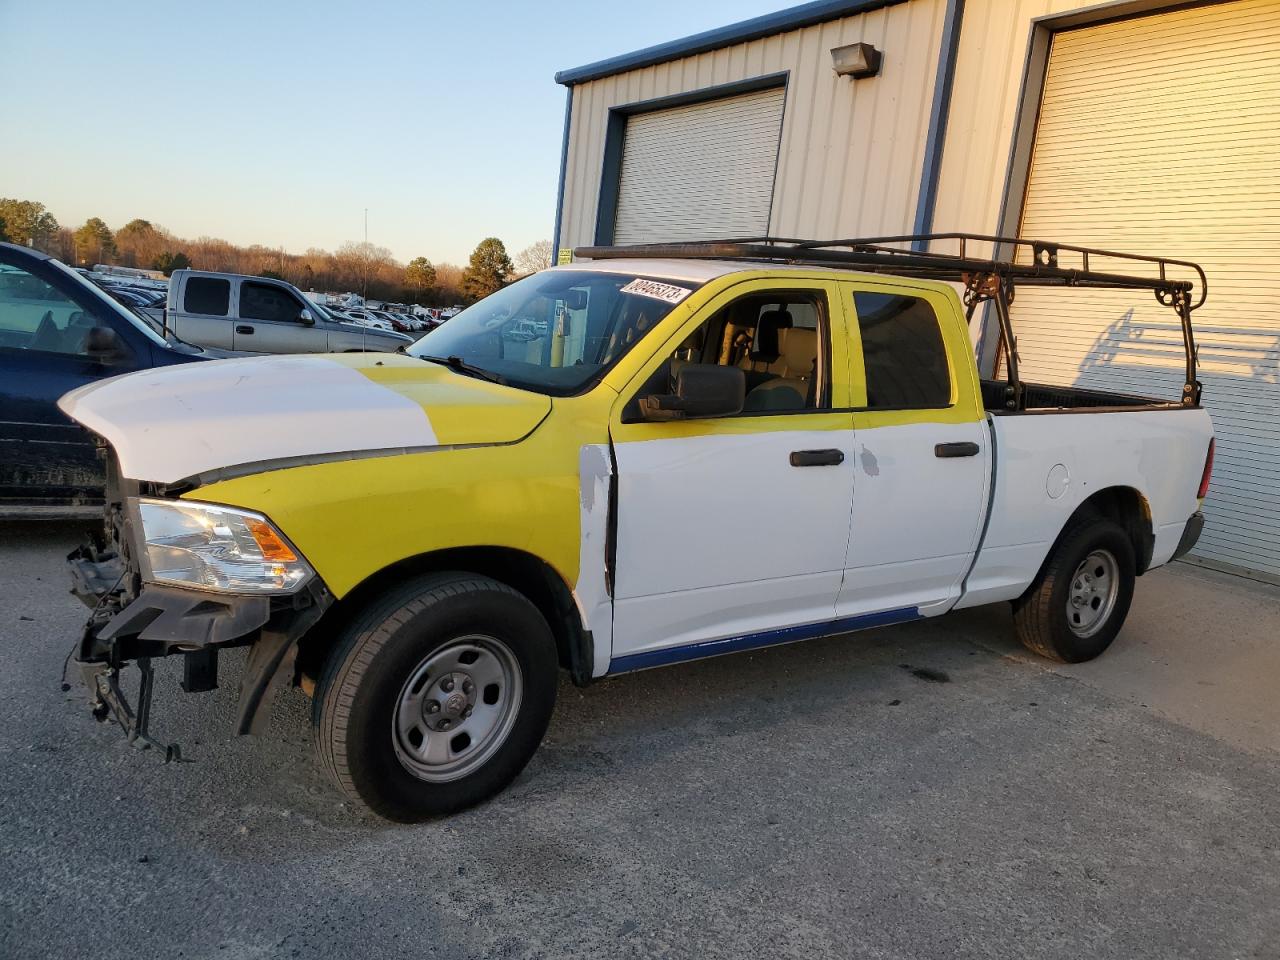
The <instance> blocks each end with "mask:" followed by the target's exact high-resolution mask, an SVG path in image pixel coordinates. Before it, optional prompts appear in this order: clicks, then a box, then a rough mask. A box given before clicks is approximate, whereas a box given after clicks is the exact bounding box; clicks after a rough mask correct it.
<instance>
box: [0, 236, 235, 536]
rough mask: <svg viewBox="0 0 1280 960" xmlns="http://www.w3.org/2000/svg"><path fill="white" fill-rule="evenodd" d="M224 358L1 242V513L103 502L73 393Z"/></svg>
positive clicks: (54, 264) (45, 260)
mask: <svg viewBox="0 0 1280 960" xmlns="http://www.w3.org/2000/svg"><path fill="white" fill-rule="evenodd" d="M214 356H226V354H220V353H215V352H214V351H209V350H204V349H201V348H200V347H196V346H192V345H191V344H188V343H184V342H182V341H181V340H178V339H177V338H176V337H174V336H173V335H172V334H166V332H165V331H164V330H163V328H162V327H161V325H160V324H158V323H156V322H155V321H154V320H152V319H150V318H149V317H146V316H144V315H143V314H140V313H135V312H133V311H132V310H131V309H129V308H128V307H125V306H123V305H122V304H119V303H117V302H116V301H115V300H113V299H111V298H110V297H109V296H107V295H106V294H105V293H104V292H103V291H102V290H101V289H99V288H98V287H96V286H94V285H93V284H92V283H91V282H89V281H88V280H86V279H85V278H84V277H82V276H80V274H78V273H76V272H75V271H74V270H72V269H70V268H68V267H67V266H66V265H65V264H63V263H61V262H59V261H58V260H55V259H53V258H52V257H49V256H46V255H45V254H43V253H39V252H37V251H35V250H30V249H28V248H26V247H19V246H14V245H13V244H10V243H0V516H3V515H8V516H15V515H25V516H31V515H38V514H40V513H42V512H44V510H46V509H47V510H49V511H50V512H61V510H62V509H65V508H66V507H68V506H90V505H94V504H98V503H101V502H102V487H103V468H102V463H101V462H100V461H99V459H98V457H97V453H96V451H95V449H94V445H93V439H92V438H91V437H90V435H89V434H88V433H86V432H85V430H84V429H83V428H81V427H79V426H77V425H76V424H74V423H72V422H71V421H70V420H69V419H67V417H66V416H65V415H64V414H63V413H62V411H61V410H59V409H58V406H57V402H58V398H59V397H61V396H62V395H63V394H64V393H66V392H67V391H69V390H73V389H75V388H76V387H79V386H82V385H83V384H86V383H91V382H93V381H95V380H101V379H103V378H104V377H114V376H118V375H119V374H122V373H130V372H132V371H134V370H143V369H146V368H149V367H160V366H167V365H168V364H171V363H186V362H188V361H191V360H205V359H210V358H212V357H214Z"/></svg>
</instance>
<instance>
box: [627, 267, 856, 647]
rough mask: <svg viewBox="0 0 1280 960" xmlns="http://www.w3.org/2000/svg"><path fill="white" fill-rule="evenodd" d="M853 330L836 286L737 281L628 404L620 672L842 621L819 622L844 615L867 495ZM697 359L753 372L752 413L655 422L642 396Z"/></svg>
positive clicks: (662, 353)
mask: <svg viewBox="0 0 1280 960" xmlns="http://www.w3.org/2000/svg"><path fill="white" fill-rule="evenodd" d="M806 319H807V321H808V323H809V325H808V326H807V327H806V326H804V323H805V321H806ZM844 325H845V311H844V309H843V306H842V304H841V302H840V299H839V291H838V289H837V287H836V284H834V283H831V282H823V281H817V280H796V281H794V282H792V281H788V282H787V285H786V286H785V287H782V286H780V285H779V284H778V283H776V282H773V281H754V282H748V283H742V284H738V285H736V286H734V287H732V288H730V289H729V290H728V291H725V292H724V293H721V294H720V295H719V296H718V297H717V298H715V299H714V300H712V301H711V302H710V303H709V304H708V305H707V306H706V307H704V308H703V309H702V310H699V311H698V312H697V314H695V316H694V317H692V318H691V319H690V320H689V321H688V322H687V323H686V324H685V326H684V328H683V329H682V330H681V331H680V332H679V333H678V334H677V335H676V336H675V337H673V338H672V339H671V340H669V341H668V342H667V344H666V345H665V346H664V347H663V348H662V349H660V350H659V351H658V352H657V353H656V355H655V356H654V358H653V360H652V361H650V363H649V364H647V365H646V367H645V368H644V370H643V371H642V373H641V374H640V375H639V376H638V377H637V378H636V380H635V381H633V383H632V385H631V386H630V387H629V388H628V389H627V390H626V391H624V392H623V395H622V396H620V397H619V399H618V401H616V404H617V405H616V406H615V409H614V413H613V415H612V422H611V426H610V434H611V438H612V441H613V452H614V458H615V462H616V472H617V481H616V482H617V488H616V489H617V494H616V496H617V505H616V506H617V527H616V543H615V545H614V555H615V556H614V560H615V563H614V569H615V577H614V580H615V582H614V590H613V596H614V621H613V646H612V662H611V664H610V670H611V672H619V671H622V670H628V669H636V668H639V667H645V666H655V665H658V664H660V663H670V662H674V661H678V660H686V659H693V658H696V657H700V656H707V655H710V654H714V653H724V652H729V651H731V650H734V649H744V648H749V647H753V646H761V645H764V644H767V643H776V642H780V641H782V640H787V639H801V638H802V636H803V635H805V634H804V631H805V629H806V628H809V629H810V630H813V632H816V633H822V632H830V631H829V630H828V629H826V628H825V627H819V628H818V629H816V630H814V628H815V627H816V626H817V625H829V624H830V622H831V621H832V619H833V617H834V607H835V601H836V596H837V593H838V591H839V588H840V581H841V578H842V576H843V571H844V564H845V555H846V548H847V545H848V534H849V516H850V505H851V501H852V497H853V469H854V461H853V452H854V437H853V421H852V415H851V413H850V412H849V409H848V408H849V399H848V398H849V393H848V390H849V384H848V370H849V360H848V357H847V354H846V352H845V350H846V346H845V341H846V339H847V338H846V336H845V335H844V332H843V331H844ZM833 330H834V331H836V332H837V333H836V335H835V336H834V337H833V336H832V331H833ZM688 363H703V364H717V365H721V366H734V367H738V368H739V369H741V370H743V372H744V375H745V378H746V383H747V392H746V403H745V406H744V408H743V410H742V411H741V412H740V413H738V414H736V415H732V416H721V417H704V418H698V417H689V418H686V419H678V420H665V421H663V420H645V419H644V414H643V411H641V410H640V409H639V404H638V401H639V398H641V397H644V396H652V395H660V394H667V393H670V390H671V377H672V375H673V371H675V370H678V369H679V367H680V365H682V364H688Z"/></svg>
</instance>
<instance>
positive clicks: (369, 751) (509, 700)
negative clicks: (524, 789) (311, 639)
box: [312, 573, 558, 823]
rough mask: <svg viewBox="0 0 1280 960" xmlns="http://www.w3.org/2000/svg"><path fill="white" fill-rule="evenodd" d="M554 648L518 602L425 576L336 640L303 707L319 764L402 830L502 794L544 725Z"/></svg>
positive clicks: (494, 586)
mask: <svg viewBox="0 0 1280 960" xmlns="http://www.w3.org/2000/svg"><path fill="white" fill-rule="evenodd" d="M557 681H558V672H557V661H556V648H555V641H554V639H553V638H552V636H551V630H550V628H549V627H548V626H547V622H546V620H545V619H544V618H543V617H542V614H541V613H539V612H538V610H537V608H536V607H534V605H533V604H532V603H530V602H529V600H528V599H526V598H525V597H524V596H522V595H521V594H519V593H517V592H516V591H515V590H512V589H511V588H510V587H507V586H506V585H504V584H501V583H498V582H497V581H495V580H491V579H489V578H487V577H480V576H475V575H471V574H462V573H459V574H433V575H430V576H426V577H421V578H419V579H417V580H414V581H411V582H410V583H406V584H404V585H403V586H401V587H398V588H397V589H394V590H392V591H389V592H388V593H386V594H384V595H383V596H382V597H380V598H379V599H377V600H375V601H374V602H373V603H371V604H369V606H368V607H367V608H366V609H365V610H364V611H362V612H361V613H360V614H358V615H357V616H356V617H355V618H354V619H353V620H352V621H351V622H350V623H349V624H348V625H347V626H346V628H345V629H344V630H343V631H342V632H341V634H340V636H339V638H338V642H337V644H336V645H335V647H334V649H333V651H332V652H331V653H330V656H329V659H328V661H327V663H326V665H325V669H324V671H323V675H322V677H321V680H320V683H319V685H318V687H317V690H316V696H315V699H314V701H313V704H312V726H313V728H314V731H315V743H316V752H317V756H318V758H319V761H320V764H321V766H322V767H324V768H325V769H326V770H327V771H328V772H329V774H330V776H332V777H333V779H334V781H335V782H336V783H337V784H338V786H339V787H340V788H341V789H342V791H343V792H344V793H345V794H347V796H348V797H350V798H351V799H352V800H353V801H354V802H355V803H357V804H358V805H360V806H362V807H364V808H365V809H367V810H369V811H370V812H372V813H375V814H377V815H378V816H381V817H385V818H387V819H389V820H396V821H400V822H402V823H412V822H415V821H420V820H425V819H427V818H429V817H433V816H439V815H442V814H447V813H453V812H454V811H457V810H461V809H463V808H465V807H468V806H471V805H473V804H475V803H478V802H480V801H481V800H484V799H486V798H488V797H490V796H492V795H493V794H495V793H497V792H498V791H500V790H501V789H502V788H503V787H505V786H506V785H507V784H508V783H510V782H511V781H512V780H513V779H515V777H516V775H517V774H519V773H520V771H521V770H522V769H523V768H524V765H525V764H526V763H528V761H529V758H530V757H532V756H533V753H534V751H535V750H536V749H537V747H538V744H539V743H540V742H541V740H542V735H543V733H544V732H545V731H546V728H547V723H548V721H549V720H550V718H551V710H552V707H553V706H554V705H555V696H556V684H557Z"/></svg>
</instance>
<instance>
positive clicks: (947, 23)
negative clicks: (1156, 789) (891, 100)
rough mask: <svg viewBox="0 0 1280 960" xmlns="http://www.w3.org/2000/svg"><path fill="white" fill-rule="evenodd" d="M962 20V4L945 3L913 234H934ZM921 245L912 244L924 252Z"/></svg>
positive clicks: (960, 0) (955, 1) (961, 0)
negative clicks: (944, 15)
mask: <svg viewBox="0 0 1280 960" xmlns="http://www.w3.org/2000/svg"><path fill="white" fill-rule="evenodd" d="M963 20H964V0H947V14H946V17H945V19H944V20H943V21H942V44H941V46H940V47H939V52H938V74H937V77H936V78H935V79H934V81H933V106H932V108H931V109H930V111H929V136H928V139H926V140H925V146H924V168H923V170H922V171H921V173H920V196H919V198H918V199H917V200H916V220H915V227H914V229H913V230H912V231H911V232H912V233H915V234H925V233H932V232H933V211H934V207H935V206H936V204H937V200H938V181H939V180H940V179H941V176H942V150H943V148H944V146H945V145H946V142H947V117H948V116H949V115H950V113H951V88H952V86H953V85H954V83H955V78H956V56H957V54H958V53H959V49H960V27H961V24H962V22H963ZM926 246H927V245H926V244H925V243H924V242H922V241H917V242H915V243H913V244H912V249H913V250H919V251H923V250H924V249H925V247H926Z"/></svg>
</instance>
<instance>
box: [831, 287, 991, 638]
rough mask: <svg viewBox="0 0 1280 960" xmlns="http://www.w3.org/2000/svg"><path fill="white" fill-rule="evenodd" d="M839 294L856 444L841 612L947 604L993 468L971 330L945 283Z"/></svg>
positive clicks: (939, 608) (967, 555)
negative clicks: (846, 323) (846, 326)
mask: <svg viewBox="0 0 1280 960" xmlns="http://www.w3.org/2000/svg"><path fill="white" fill-rule="evenodd" d="M841 296H842V300H843V303H844V307H845V309H847V310H848V311H850V313H851V321H850V327H851V332H852V334H853V335H852V336H851V340H850V344H851V348H850V355H851V356H850V361H851V365H852V376H851V378H850V381H851V390H852V394H853V405H854V414H853V423H854V428H855V431H856V434H857V444H856V446H857V450H856V457H855V476H854V496H853V522H852V524H851V528H850V535H849V555H848V561H847V565H846V571H845V577H844V583H843V585H842V586H841V589H840V596H839V599H838V601H837V604H836V608H837V612H838V613H839V614H840V615H841V616H856V615H859V614H864V613H868V612H873V611H874V612H881V611H898V612H900V613H902V614H903V615H907V614H909V613H911V612H913V611H919V612H920V613H922V614H925V615H928V614H932V613H941V612H944V611H945V610H946V609H947V608H949V607H950V606H951V604H953V603H954V602H955V600H956V599H957V598H958V597H959V594H960V588H961V585H962V583H963V580H964V577H965V575H966V574H967V572H968V570H969V566H970V564H971V562H972V560H973V555H974V551H975V550H976V548H977V543H978V537H979V535H980V533H981V529H982V524H983V520H984V518H985V515H986V510H987V497H988V494H987V489H988V487H987V485H988V483H989V481H990V477H991V443H990V434H989V431H988V429H987V424H986V417H985V414H984V412H983V409H982V406H981V401H980V398H979V396H978V391H977V378H976V371H975V369H974V363H973V354H972V350H971V348H970V345H969V340H968V336H967V334H966V333H965V331H964V329H963V327H962V326H961V325H960V324H959V323H958V322H954V320H953V318H954V317H955V316H956V307H955V305H954V303H953V301H952V300H951V299H950V298H948V297H947V296H946V295H945V294H944V293H941V292H939V291H936V290H932V289H923V288H922V289H919V290H912V289H910V288H907V289H905V290H904V288H903V287H901V286H898V287H894V286H892V285H889V284H885V285H876V284H874V283H872V282H870V281H868V282H867V283H866V284H857V285H854V284H848V283H844V284H841ZM947 321H952V322H947Z"/></svg>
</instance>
